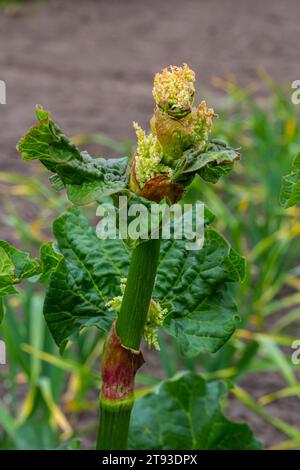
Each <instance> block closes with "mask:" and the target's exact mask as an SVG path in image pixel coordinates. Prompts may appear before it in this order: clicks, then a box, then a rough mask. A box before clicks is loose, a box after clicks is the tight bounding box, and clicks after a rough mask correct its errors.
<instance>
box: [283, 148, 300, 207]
mask: <svg viewBox="0 0 300 470" xmlns="http://www.w3.org/2000/svg"><path fill="white" fill-rule="evenodd" d="M280 202H281V205H282V206H283V207H291V206H295V205H296V204H299V203H300V153H299V154H298V155H297V157H296V158H295V160H294V162H293V166H292V171H291V173H290V174H289V175H286V176H284V177H283V178H282V186H281V193H280Z"/></svg>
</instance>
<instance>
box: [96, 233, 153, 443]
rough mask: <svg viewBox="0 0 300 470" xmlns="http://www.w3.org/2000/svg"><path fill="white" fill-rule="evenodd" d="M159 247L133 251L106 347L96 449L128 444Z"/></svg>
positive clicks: (146, 244) (148, 245) (150, 243)
mask: <svg viewBox="0 0 300 470" xmlns="http://www.w3.org/2000/svg"><path fill="white" fill-rule="evenodd" d="M159 249H160V241H159V240H149V241H147V242H144V243H142V244H141V245H139V246H138V247H137V248H135V249H134V251H133V253H132V258H131V263H130V267H129V273H128V277H127V282H126V288H125V292H124V296H123V301H122V305H121V310H120V313H119V315H118V320H117V323H116V325H114V327H113V329H112V331H111V332H110V334H109V336H108V338H107V340H106V344H105V347H104V353H103V359H102V394H101V399H100V426H99V435H98V440H97V449H101V450H117V449H120V450H123V449H126V447H127V440H128V432H129V423H130V415H131V410H132V406H133V403H134V377H135V373H136V371H137V369H138V368H139V367H140V366H141V364H142V363H143V358H142V355H141V353H140V352H139V349H140V343H141V339H142V336H143V332H144V326H145V322H146V318H147V314H148V310H149V305H150V301H151V297H152V292H153V287H154V283H155V276H156V271H157V265H158V260H159Z"/></svg>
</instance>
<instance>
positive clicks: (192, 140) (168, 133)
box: [151, 64, 215, 167]
mask: <svg viewBox="0 0 300 470" xmlns="http://www.w3.org/2000/svg"><path fill="white" fill-rule="evenodd" d="M194 82H195V73H194V72H193V71H192V70H191V69H190V68H189V67H188V65H186V64H184V65H183V67H175V66H172V65H171V66H170V67H169V68H166V69H164V70H163V71H162V73H161V74H156V75H155V78H154V88H153V96H154V99H155V102H156V104H157V107H156V109H155V111H154V115H153V118H152V120H151V130H152V132H153V134H154V135H156V137H157V139H158V141H159V143H160V144H161V146H162V150H163V158H162V163H164V164H167V165H169V166H171V167H174V166H175V164H176V163H175V162H176V160H178V159H180V158H181V156H182V154H183V152H184V151H185V150H188V149H190V148H192V147H196V148H198V149H202V148H204V147H205V145H206V144H207V141H208V136H209V132H210V131H211V127H212V118H213V116H215V114H214V111H213V109H212V108H208V107H207V106H206V103H205V101H202V102H201V103H200V105H199V106H198V107H197V108H194V107H193V106H192V105H193V101H194V93H195V88H194Z"/></svg>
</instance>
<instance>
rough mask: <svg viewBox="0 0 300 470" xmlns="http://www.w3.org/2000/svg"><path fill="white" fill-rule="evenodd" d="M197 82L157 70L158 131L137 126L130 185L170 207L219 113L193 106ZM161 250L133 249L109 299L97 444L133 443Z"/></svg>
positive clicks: (183, 70)
mask: <svg viewBox="0 0 300 470" xmlns="http://www.w3.org/2000/svg"><path fill="white" fill-rule="evenodd" d="M194 82H195V73H194V72H193V71H192V70H191V69H190V68H189V67H188V66H187V65H186V64H184V65H183V67H176V66H170V67H168V68H166V69H164V70H163V71H162V73H160V74H156V75H155V78H154V88H153V97H154V100H155V103H156V107H155V110H154V114H153V117H152V119H151V132H150V133H149V134H146V132H144V131H143V130H142V129H141V128H140V126H139V125H138V124H137V123H134V128H135V130H136V135H137V147H136V151H135V154H134V156H133V159H132V162H131V164H130V168H129V183H128V186H129V190H130V191H131V192H133V193H135V194H136V195H137V196H142V197H143V198H145V199H148V200H150V201H154V202H157V203H159V202H160V201H162V200H166V201H168V202H169V203H170V204H173V203H175V202H178V201H179V200H180V199H181V198H182V196H183V194H184V192H185V184H184V183H187V182H189V181H190V179H189V178H188V177H184V178H183V179H182V181H177V180H176V179H175V175H176V168H177V167H178V162H179V163H180V162H181V160H182V161H183V160H184V159H183V152H184V151H185V150H188V149H191V148H194V149H198V150H199V151H201V149H202V148H204V147H205V146H206V145H207V142H208V136H209V133H210V130H211V127H212V118H213V117H214V111H213V109H211V108H207V106H206V103H205V102H204V101H202V102H201V103H200V105H199V106H198V107H193V102H194V94H195V88H194ZM159 251H160V240H156V239H151V240H149V241H146V242H143V243H141V244H139V245H138V246H137V247H136V248H135V249H134V250H133V253H132V258H131V264H130V268H129V273H128V277H127V282H126V287H125V291H124V292H123V298H121V299H120V297H118V298H117V299H113V300H112V301H110V302H109V306H114V305H116V304H118V310H117V312H118V317H117V321H116V323H115V324H114V326H113V328H112V331H111V332H110V334H109V335H108V338H107V340H106V343H105V346H104V353H103V363H102V393H101V399H100V428H99V437H98V442H97V449H104V450H113V449H125V448H126V445H127V439H128V431H129V424H130V414H131V410H132V406H133V404H134V380H135V374H136V372H137V370H138V368H139V367H140V366H141V365H142V363H143V357H142V355H141V352H140V344H141V340H142V337H143V335H144V336H145V337H146V341H147V343H148V345H149V344H154V346H155V347H156V348H158V342H157V337H156V329H155V328H153V325H152V322H151V314H152V316H153V315H154V317H155V316H156V315H157V319H156V318H155V319H154V325H158V326H159V325H161V324H162V322H163V316H164V312H163V310H161V309H160V307H159V306H158V305H157V304H156V302H155V301H154V300H152V292H153V288H154V283H155V276H156V271H157V265H158V260H159ZM120 301H121V302H122V303H121V306H120V307H119V302H120ZM150 304H151V306H152V310H151V308H150V310H149V307H150Z"/></svg>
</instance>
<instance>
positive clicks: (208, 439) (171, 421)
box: [129, 373, 261, 450]
mask: <svg viewBox="0 0 300 470" xmlns="http://www.w3.org/2000/svg"><path fill="white" fill-rule="evenodd" d="M226 392H227V387H226V385H225V384H224V383H223V382H219V381H218V382H206V381H205V380H203V379H202V378H201V377H199V376H197V375H196V374H194V373H185V374H181V375H177V376H175V377H174V378H172V379H169V380H167V381H164V382H162V383H161V384H160V385H159V387H158V388H157V389H156V390H155V392H154V393H151V394H149V395H146V396H144V397H143V398H141V399H139V400H137V401H136V403H135V405H134V409H133V414H132V419H131V427H130V435H129V447H130V448H131V449H147V450H257V449H260V448H261V446H260V444H259V443H258V442H257V441H256V439H255V438H254V436H253V433H252V431H251V429H250V428H249V427H248V425H247V424H238V423H234V422H232V421H229V420H228V419H227V418H225V416H224V415H223V414H222V412H221V409H220V400H222V398H224V396H226Z"/></svg>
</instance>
